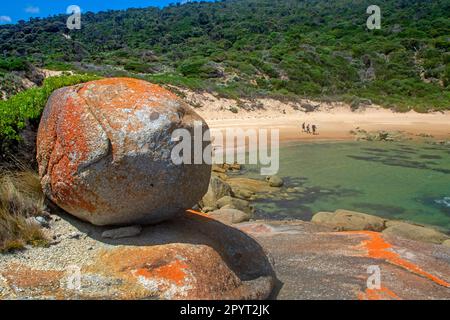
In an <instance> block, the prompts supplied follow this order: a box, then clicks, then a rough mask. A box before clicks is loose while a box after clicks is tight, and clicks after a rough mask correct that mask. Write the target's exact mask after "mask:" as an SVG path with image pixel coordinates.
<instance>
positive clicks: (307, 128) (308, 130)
mask: <svg viewBox="0 0 450 320" xmlns="http://www.w3.org/2000/svg"><path fill="white" fill-rule="evenodd" d="M306 133H311V129H310V128H309V124H308V125H307V126H306Z"/></svg>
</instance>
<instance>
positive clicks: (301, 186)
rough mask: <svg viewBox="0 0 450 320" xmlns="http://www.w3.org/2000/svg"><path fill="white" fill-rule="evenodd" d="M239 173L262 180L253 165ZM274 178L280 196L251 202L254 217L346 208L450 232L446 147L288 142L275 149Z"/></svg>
mask: <svg viewBox="0 0 450 320" xmlns="http://www.w3.org/2000/svg"><path fill="white" fill-rule="evenodd" d="M244 174H245V175H246V176H248V177H251V178H256V179H263V177H261V176H260V175H259V172H258V168H257V167H256V166H245V172H244ZM279 175H280V176H282V177H284V178H285V181H286V186H285V187H284V188H283V190H282V192H281V195H280V196H276V197H273V198H266V199H259V200H256V201H255V202H254V205H255V207H256V209H257V212H256V215H257V217H259V218H274V219H285V218H298V219H303V220H310V219H311V217H312V215H313V214H314V213H316V212H318V211H334V210H336V209H348V210H356V211H361V212H366V213H369V214H375V215H379V216H383V217H386V218H390V219H401V220H407V221H412V222H418V223H423V224H428V225H435V226H439V227H442V228H443V229H445V230H450V146H449V145H432V144H425V143H414V142H401V143H400V142H395V143H394V142H392V143H391V142H317V143H291V144H288V145H285V146H283V147H281V149H280V170H279ZM288 188H290V189H289V190H288ZM293 188H295V189H294V190H293ZM287 191H290V192H287Z"/></svg>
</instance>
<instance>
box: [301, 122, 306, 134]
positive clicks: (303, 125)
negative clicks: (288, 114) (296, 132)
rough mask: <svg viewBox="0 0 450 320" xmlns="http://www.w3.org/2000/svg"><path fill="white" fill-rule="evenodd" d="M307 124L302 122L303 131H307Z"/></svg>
mask: <svg viewBox="0 0 450 320" xmlns="http://www.w3.org/2000/svg"><path fill="white" fill-rule="evenodd" d="M305 126H306V124H305V123H304V122H303V124H302V132H305V131H306V130H305Z"/></svg>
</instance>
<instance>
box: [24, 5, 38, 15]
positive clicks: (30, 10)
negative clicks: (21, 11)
mask: <svg viewBox="0 0 450 320" xmlns="http://www.w3.org/2000/svg"><path fill="white" fill-rule="evenodd" d="M39 11H40V9H39V7H33V6H28V7H26V8H25V12H27V13H39Z"/></svg>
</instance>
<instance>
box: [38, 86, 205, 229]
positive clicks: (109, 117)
mask: <svg viewBox="0 0 450 320" xmlns="http://www.w3.org/2000/svg"><path fill="white" fill-rule="evenodd" d="M194 122H198V123H200V124H201V125H202V126H203V129H204V130H205V129H207V125H206V123H205V122H204V120H203V119H202V118H201V117H200V116H199V115H197V114H196V113H195V112H194V111H193V110H192V109H191V108H190V107H189V106H188V105H187V104H186V103H184V102H183V101H182V100H180V99H179V98H177V96H175V95H174V94H172V93H171V92H169V91H167V90H165V89H163V88H161V87H159V86H157V85H154V84H151V83H148V82H145V81H141V80H136V79H128V78H111V79H103V80H98V81H92V82H88V83H85V84H80V85H76V86H72V87H65V88H62V89H59V90H56V91H55V92H54V93H53V94H52V95H51V97H50V99H49V101H48V103H47V106H46V107H45V110H44V113H43V115H42V119H41V123H40V126H39V131H38V138H37V160H38V163H39V174H40V177H41V184H42V186H43V189H44V192H45V194H46V195H47V196H48V197H49V198H50V199H51V200H52V201H53V202H55V203H56V204H57V205H58V206H60V207H61V208H63V209H64V210H66V211H67V212H69V213H70V214H72V215H74V216H76V217H78V218H81V219H83V220H86V221H89V222H91V223H93V224H96V225H114V224H133V223H139V224H140V223H156V222H159V221H162V220H165V219H168V218H171V217H173V216H174V215H175V214H176V213H177V212H179V211H180V210H181V209H186V208H191V207H192V206H193V205H194V204H196V203H197V202H198V201H199V200H200V199H201V197H202V196H203V195H204V194H205V192H206V191H207V188H208V182H209V178H210V175H211V166H210V165H207V164H205V163H202V164H189V165H187V164H183V165H176V164H174V163H173V162H172V159H171V151H172V148H173V147H174V145H175V144H176V143H178V142H175V141H171V135H172V132H173V131H174V130H175V129H181V128H184V129H187V130H188V131H189V132H190V133H191V134H192V133H193V127H194ZM204 147H205V146H204Z"/></svg>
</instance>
